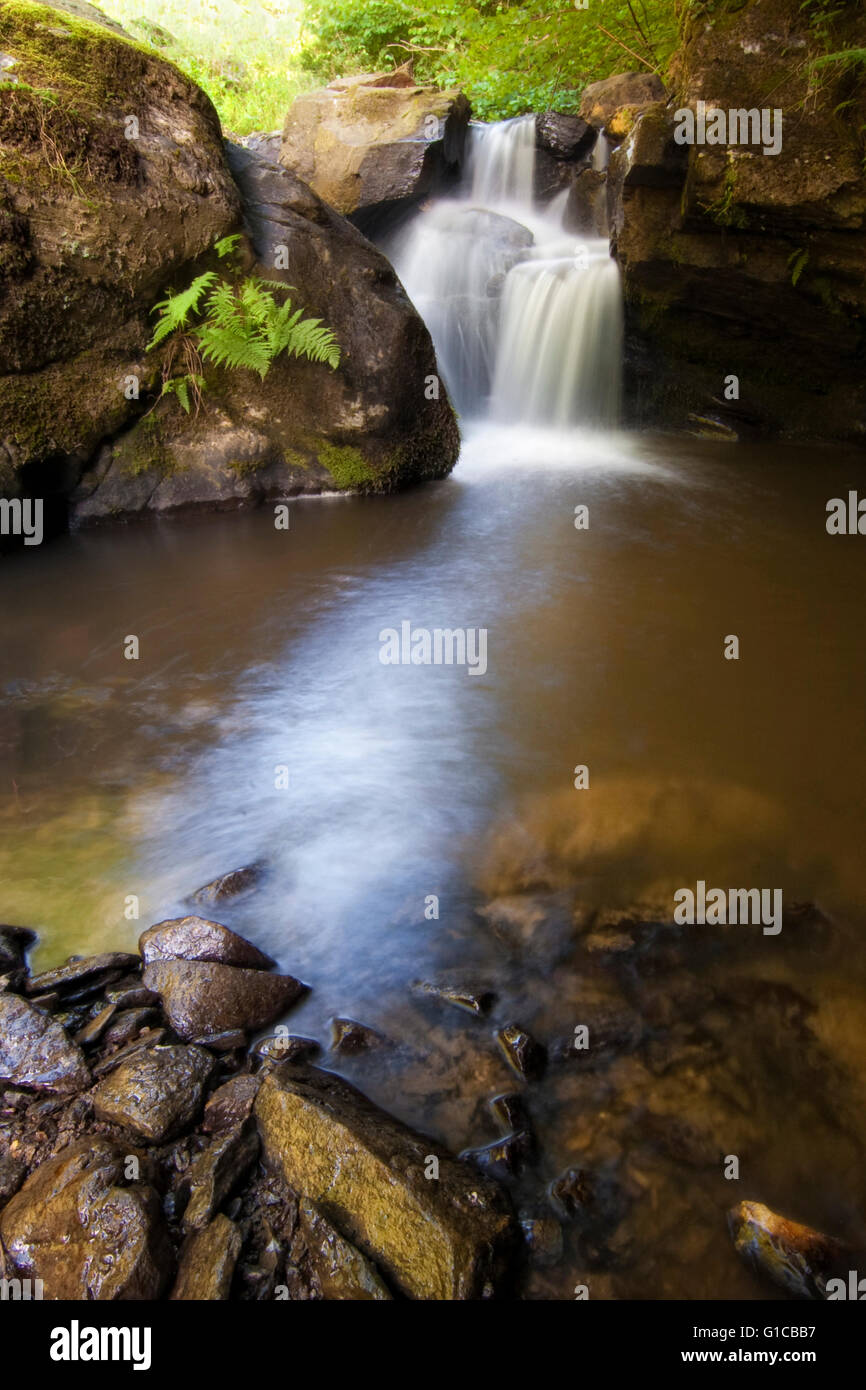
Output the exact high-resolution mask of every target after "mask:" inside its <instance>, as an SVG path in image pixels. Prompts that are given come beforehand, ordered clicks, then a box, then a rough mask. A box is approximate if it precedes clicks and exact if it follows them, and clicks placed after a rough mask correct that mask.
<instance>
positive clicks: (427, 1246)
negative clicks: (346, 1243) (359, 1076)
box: [255, 1065, 515, 1299]
mask: <svg viewBox="0 0 866 1390" xmlns="http://www.w3.org/2000/svg"><path fill="white" fill-rule="evenodd" d="M255 1114H256V1118H257V1121H258V1125H259V1132H260V1134H261V1137H262V1145H263V1150H264V1156H265V1160H266V1162H267V1164H268V1165H269V1167H271V1168H272V1169H273V1170H274V1171H276V1172H278V1173H280V1174H281V1175H282V1176H283V1178H284V1179H285V1181H286V1182H287V1183H288V1184H289V1186H290V1187H292V1188H294V1189H295V1190H296V1191H298V1192H299V1193H301V1194H302V1196H304V1197H307V1198H308V1199H309V1200H310V1201H312V1202H314V1203H316V1205H317V1206H318V1207H319V1208H320V1209H321V1210H322V1211H323V1213H324V1214H325V1216H326V1217H327V1218H328V1219H329V1220H332V1221H333V1222H334V1223H335V1224H336V1225H337V1226H338V1227H339V1229H340V1231H341V1232H344V1233H345V1235H346V1236H347V1237H348V1238H349V1239H350V1240H351V1241H352V1242H353V1243H354V1244H356V1245H357V1246H358V1248H359V1249H360V1250H361V1251H362V1253H364V1254H365V1255H367V1256H368V1257H369V1258H370V1259H372V1260H374V1261H375V1262H376V1264H377V1265H378V1266H379V1267H380V1268H381V1269H382V1271H383V1272H384V1274H385V1276H386V1277H387V1278H388V1279H389V1280H390V1281H391V1282H392V1284H393V1285H394V1287H396V1288H398V1289H399V1290H400V1291H401V1292H403V1293H405V1294H408V1295H409V1296H410V1297H412V1298H421V1299H468V1298H480V1297H483V1296H486V1295H489V1294H491V1293H492V1292H493V1291H494V1290H495V1288H496V1287H497V1285H499V1284H500V1282H501V1280H502V1278H503V1275H504V1273H505V1269H506V1262H507V1256H508V1253H509V1250H510V1248H511V1243H512V1240H513V1237H514V1233H515V1227H514V1223H513V1220H512V1215H511V1210H510V1206H509V1203H508V1200H507V1198H506V1197H505V1195H504V1193H503V1192H502V1190H501V1189H500V1188H498V1187H497V1186H496V1185H495V1184H493V1183H491V1182H490V1181H489V1180H488V1179H486V1178H484V1177H481V1176H479V1175H478V1174H475V1173H473V1172H472V1170H471V1169H470V1168H469V1167H468V1166H467V1165H465V1164H461V1163H459V1162H458V1161H457V1160H456V1159H454V1158H453V1157H452V1156H451V1155H450V1154H448V1153H447V1152H446V1151H445V1150H443V1149H442V1148H441V1147H440V1146H439V1145H438V1144H435V1143H434V1142H433V1141H432V1140H430V1139H427V1138H425V1137H424V1136H422V1135H419V1134H416V1133H414V1132H413V1131H412V1130H410V1129H408V1128H407V1127H406V1126H405V1125H403V1124H401V1123H400V1122H399V1121H398V1120H396V1119H394V1118H393V1117H392V1116H390V1115H388V1114H386V1113H385V1112H384V1111H383V1110H380V1109H379V1108H378V1107H377V1106H375V1105H373V1103H372V1102H371V1101H369V1100H368V1099H367V1098H366V1097H365V1096H363V1095H362V1094H361V1093H360V1092H359V1091H357V1090H356V1089H355V1088H354V1087H353V1086H350V1085H349V1084H348V1083H347V1082H345V1081H342V1080H340V1079H339V1078H338V1077H336V1076H332V1075H330V1074H329V1073H328V1072H323V1071H320V1070H319V1069H318V1068H316V1067H311V1066H294V1065H282V1066H280V1067H277V1068H275V1070H274V1071H272V1072H271V1073H270V1075H269V1076H268V1077H267V1078H266V1080H265V1081H264V1082H263V1083H262V1087H261V1090H260V1091H259V1094H258V1097H257V1099H256V1104H255ZM431 1159H435V1160H436V1161H437V1163H438V1177H427V1176H426V1173H428V1172H431V1171H432V1169H433V1167H434V1166H435V1165H433V1164H431V1162H430V1160H431Z"/></svg>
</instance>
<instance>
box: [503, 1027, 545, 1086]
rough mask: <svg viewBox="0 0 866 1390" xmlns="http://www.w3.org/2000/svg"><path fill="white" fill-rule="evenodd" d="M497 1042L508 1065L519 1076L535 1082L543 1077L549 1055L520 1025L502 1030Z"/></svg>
mask: <svg viewBox="0 0 866 1390" xmlns="http://www.w3.org/2000/svg"><path fill="white" fill-rule="evenodd" d="M496 1041H497V1042H498V1043H499V1046H500V1048H501V1049H502V1052H503V1055H504V1057H505V1060H506V1061H507V1063H508V1065H509V1066H510V1067H511V1069H512V1071H515V1072H516V1073H517V1075H518V1076H522V1077H523V1078H524V1079H525V1080H527V1081H535V1080H537V1079H538V1077H539V1076H541V1074H542V1072H543V1071H544V1068H545V1066H546V1064H547V1053H546V1052H545V1049H544V1048H543V1047H542V1046H541V1044H540V1043H537V1042H536V1041H535V1039H534V1038H533V1036H532V1034H531V1033H527V1031H526V1029H525V1028H521V1027H520V1024H519V1023H509V1024H506V1026H505V1027H504V1028H500V1030H499V1032H498V1033H497V1034H496Z"/></svg>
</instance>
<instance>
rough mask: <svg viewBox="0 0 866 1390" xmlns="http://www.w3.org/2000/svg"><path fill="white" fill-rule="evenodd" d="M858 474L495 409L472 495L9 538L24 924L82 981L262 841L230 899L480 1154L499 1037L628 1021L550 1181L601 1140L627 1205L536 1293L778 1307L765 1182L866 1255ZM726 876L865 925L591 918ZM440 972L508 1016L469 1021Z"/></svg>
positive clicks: (550, 1109)
mask: <svg viewBox="0 0 866 1390" xmlns="http://www.w3.org/2000/svg"><path fill="white" fill-rule="evenodd" d="M862 471H863V470H862V463H858V462H857V461H856V460H854V459H848V458H846V457H845V456H844V455H842V454H840V453H838V452H835V453H818V452H811V453H810V452H808V451H804V450H799V449H798V450H793V449H788V450H780V451H778V453H777V454H775V455H774V453H773V451H771V450H767V449H762V450H761V452H760V454H753V453H752V452H751V451H750V450H749V449H747V448H745V447H741V448H739V449H737V450H735V451H732V450H730V449H729V448H727V447H724V446H715V445H710V444H703V443H699V442H697V441H670V440H655V441H653V440H649V441H648V440H641V441H638V440H637V439H634V438H629V437H626V436H623V437H617V436H611V435H607V436H604V437H592V436H584V437H579V436H572V437H571V439H570V440H569V441H565V440H564V439H562V438H559V437H555V436H553V437H551V436H545V435H543V434H540V433H534V434H529V433H527V432H525V431H515V430H502V431H495V430H491V429H489V428H485V429H479V430H478V431H477V432H476V433H474V434H470V437H469V439H468V440H467V444H466V447H465V450H464V456H463V459H462V460H461V463H460V465H459V467H458V469H457V471H456V472H455V474H454V475H453V477H452V478H451V479H450V480H448V481H446V482H443V483H441V484H436V485H433V486H430V487H427V488H425V489H423V490H420V491H417V492H414V493H411V494H407V495H405V496H400V497H395V498H390V499H375V500H364V499H347V498H339V499H333V500H321V501H305V502H299V503H298V504H296V505H295V506H293V509H292V520H291V529H290V531H289V532H288V533H286V532H282V531H279V532H278V531H276V530H274V528H273V526H272V524H271V521H270V518H269V516H268V515H267V513H265V512H262V513H255V514H251V515H245V516H236V517H212V518H208V519H206V520H196V521H189V522H186V523H180V522H174V523H171V524H168V525H162V526H160V525H153V526H141V527H137V528H130V529H128V530H122V531H113V532H110V533H108V532H107V533H105V534H99V533H97V534H89V535H88V534H84V535H80V536H78V537H74V538H69V539H66V540H63V541H61V542H59V543H57V544H55V545H53V546H51V547H47V548H45V549H44V551H43V552H37V553H34V552H33V551H32V550H30V551H27V552H26V553H23V554H19V555H15V556H13V557H11V558H10V559H8V560H4V563H3V571H2V581H0V582H2V585H3V591H4V603H3V619H2V624H3V627H2V631H3V641H2V679H0V684H2V690H3V706H2V715H0V826H2V846H0V873H2V884H0V914H2V917H3V919H4V920H7V921H19V922H26V923H29V924H31V925H35V926H37V927H38V928H39V929H40V932H41V942H40V947H39V950H38V953H37V962H38V964H39V965H48V964H51V963H53V962H54V961H56V960H58V959H60V958H62V957H63V956H65V955H66V954H68V953H69V952H72V951H75V952H77V953H80V952H83V951H86V950H89V949H96V948H97V947H105V946H108V945H110V946H118V947H122V946H126V945H129V944H131V943H133V942H134V941H135V940H136V938H137V935H138V933H139V931H140V930H141V929H142V928H143V927H144V926H146V925H148V924H149V923H151V922H153V921H157V920H159V919H161V918H164V917H167V916H172V915H176V914H177V913H178V912H180V911H181V910H182V908H183V900H184V898H185V897H186V895H187V894H188V893H189V892H190V891H191V890H192V889H194V888H196V887H197V886H199V885H200V884H201V883H204V882H206V881H207V880H208V879H210V878H212V877H214V876H215V875H216V874H218V873H221V872H224V871H225V870H227V869H230V868H233V867H236V866H237V865H239V864H241V863H244V862H247V861H250V860H253V859H261V860H264V861H265V863H266V865H267V876H266V878H265V881H264V883H263V885H262V887H261V888H260V889H259V890H257V891H256V892H255V893H253V894H251V895H249V896H248V897H246V898H244V899H240V900H238V901H237V903H235V904H234V905H233V906H232V907H231V908H230V909H227V910H226V911H225V912H224V913H223V914H222V916H223V919H224V920H226V921H228V922H229V924H230V925H233V926H235V927H237V928H238V929H239V930H240V931H242V932H244V933H245V934H247V935H249V936H251V937H252V938H253V939H254V940H255V941H256V942H257V943H258V944H259V945H260V946H262V947H263V948H264V949H265V950H267V951H269V952H271V953H272V954H273V955H275V956H276V957H277V958H278V959H279V961H280V963H281V965H282V966H283V967H284V968H286V969H289V970H291V971H292V972H293V973H297V974H299V975H300V976H301V977H302V978H304V979H306V980H307V981H308V982H309V983H310V984H311V985H312V986H313V991H312V993H311V995H310V997H309V999H308V1000H307V1001H306V1002H305V1003H304V1004H303V1005H302V1006H301V1008H300V1009H299V1010H298V1011H297V1012H296V1013H295V1014H294V1015H293V1018H292V1023H293V1026H296V1027H297V1029H298V1030H299V1031H302V1032H305V1033H312V1034H313V1035H316V1036H319V1037H320V1038H321V1039H322V1040H323V1041H326V1040H327V1036H328V1034H327V1020H328V1018H329V1017H330V1016H331V1015H332V1014H334V1013H340V1014H350V1015H352V1016H355V1017H359V1018H361V1019H362V1020H363V1021H364V1022H366V1023H370V1024H372V1025H374V1026H377V1027H378V1028H379V1029H380V1030H381V1031H382V1032H384V1033H386V1034H387V1035H389V1036H390V1037H391V1038H393V1039H394V1040H395V1046H394V1048H392V1049H390V1050H388V1051H384V1052H382V1053H377V1054H372V1053H371V1054H368V1055H366V1056H364V1057H362V1058H357V1059H354V1060H353V1061H352V1062H351V1064H347V1066H346V1070H347V1071H348V1072H349V1073H350V1074H351V1075H352V1076H353V1077H354V1078H355V1079H356V1080H357V1081H358V1082H359V1084H361V1085H362V1086H363V1087H364V1088H365V1089H366V1090H368V1091H369V1092H370V1093H371V1094H373V1095H374V1096H375V1097H376V1098H377V1099H380V1100H381V1101H382V1102H383V1103H385V1104H387V1105H389V1106H390V1107H391V1108H393V1109H394V1110H395V1111H396V1112H397V1113H399V1114H400V1115H402V1116H403V1117H404V1118H406V1119H407V1120H409V1121H411V1122H414V1123H418V1124H422V1125H425V1126H427V1127H428V1128H430V1129H432V1130H435V1131H436V1132H437V1134H439V1135H440V1136H441V1137H442V1138H443V1139H444V1140H445V1141H446V1142H448V1143H449V1144H451V1145H452V1146H454V1147H455V1148H458V1149H459V1148H463V1147H465V1146H468V1145H474V1144H479V1143H483V1142H486V1141H487V1140H489V1139H491V1138H493V1137H494V1134H495V1131H494V1129H493V1128H492V1125H491V1121H490V1120H489V1118H488V1117H487V1116H486V1113H485V1110H484V1100H485V1097H486V1096H488V1095H490V1094H492V1093H494V1092H495V1091H497V1090H503V1089H506V1088H507V1087H508V1086H509V1085H510V1084H511V1083H510V1081H509V1074H508V1072H507V1070H506V1068H505V1066H504V1064H503V1062H502V1060H501V1059H500V1057H499V1055H498V1053H497V1051H496V1048H495V1045H494V1044H493V1043H492V1041H491V1030H492V1028H493V1027H494V1026H499V1025H501V1024H502V1023H504V1022H507V1021H509V1020H511V1019H512V1018H515V1019H517V1020H519V1021H520V1022H521V1023H523V1024H524V1026H526V1027H528V1028H530V1029H532V1030H533V1031H534V1032H536V1033H537V1035H538V1037H539V1038H540V1039H542V1040H543V1041H544V1042H545V1043H548V1044H549V1045H551V1046H553V1045H555V1044H556V1043H557V1041H558V1040H561V1039H563V1038H565V1039H567V1038H568V1037H569V1035H570V1034H572V1032H573V1029H574V1026H575V1024H577V1023H579V1022H580V1021H581V1019H582V1015H583V1014H585V1013H586V1012H587V1010H590V1011H591V1010H592V1009H593V1008H596V1009H598V1008H602V1009H603V1010H606V1011H607V1012H606V1014H605V1016H606V1017H611V1016H612V1017H614V1018H615V1019H617V1020H619V1021H618V1023H617V1025H616V1027H615V1028H614V1030H613V1031H614V1033H615V1034H617V1036H619V1035H620V1034H621V1037H620V1040H619V1041H616V1038H615V1039H614V1041H613V1043H612V1045H611V1050H610V1053H609V1055H608V1056H606V1057H605V1059H603V1060H601V1061H598V1062H596V1064H595V1065H593V1066H592V1067H590V1068H584V1067H581V1066H580V1065H579V1064H575V1063H574V1062H573V1061H572V1062H566V1063H552V1064H551V1066H550V1068H549V1070H548V1073H547V1075H546V1077H545V1079H544V1080H543V1081H542V1082H541V1083H539V1084H537V1085H535V1086H533V1087H532V1088H531V1089H530V1090H529V1093H528V1095H529V1107H530V1111H531V1113H532V1118H533V1121H534V1124H535V1126H536V1129H537V1132H538V1135H539V1139H540V1155H541V1156H540V1160H539V1166H538V1167H537V1168H535V1169H531V1170H530V1171H529V1172H528V1173H527V1174H526V1175H525V1177H524V1178H523V1179H522V1181H521V1184H520V1185H519V1187H518V1189H517V1195H518V1197H519V1200H520V1201H521V1202H522V1203H525V1204H526V1205H529V1206H531V1205H532V1204H533V1203H534V1202H535V1201H536V1200H538V1199H539V1197H543V1188H544V1184H545V1182H546V1181H548V1180H549V1179H550V1178H552V1177H553V1176H555V1175H556V1174H557V1173H558V1172H560V1171H561V1170H562V1169H563V1168H564V1167H567V1166H569V1165H571V1164H578V1165H581V1164H585V1165H587V1166H588V1167H590V1168H591V1169H592V1170H593V1171H594V1172H596V1173H597V1174H599V1175H601V1177H600V1181H603V1182H604V1183H609V1184H610V1189H611V1192H613V1193H615V1198H614V1197H611V1198H610V1202H611V1204H612V1205H613V1206H614V1207H616V1212H617V1215H618V1216H622V1219H621V1220H620V1221H619V1224H615V1223H614V1224H611V1227H610V1229H609V1230H607V1229H605V1230H603V1231H602V1232H601V1234H598V1233H597V1232H596V1233H595V1234H594V1235H593V1236H592V1238H589V1237H586V1238H585V1239H583V1240H582V1241H579V1240H576V1239H572V1240H571V1241H570V1243H569V1245H568V1248H567V1250H566V1254H565V1256H564V1259H563V1261H562V1262H561V1263H560V1264H559V1265H554V1266H552V1267H551V1268H550V1269H548V1270H547V1271H544V1272H541V1273H538V1274H536V1276H535V1281H534V1283H533V1284H532V1285H531V1289H532V1291H533V1292H535V1293H536V1294H539V1293H541V1294H546V1295H549V1296H556V1297H569V1296H571V1289H572V1288H573V1285H574V1283H575V1282H576V1281H577V1278H578V1276H579V1275H581V1274H583V1275H585V1276H586V1277H587V1278H589V1279H590V1282H591V1283H592V1280H595V1284H594V1288H595V1290H596V1294H597V1296H604V1294H605V1292H606V1291H609V1292H617V1293H619V1294H620V1295H625V1296H629V1295H635V1294H642V1295H644V1296H649V1297H653V1296H669V1297H704V1296H711V1295H716V1296H722V1297H738V1296H745V1297H758V1296H760V1295H761V1293H762V1289H761V1286H760V1285H758V1284H757V1283H756V1282H755V1281H754V1280H753V1278H752V1276H751V1275H749V1274H748V1273H747V1272H746V1271H745V1270H744V1269H742V1268H740V1266H739V1264H738V1263H737V1261H736V1259H735V1257H734V1256H733V1254H732V1253H731V1251H730V1246H729V1242H728V1238H727V1235H726V1233H725V1230H724V1221H723V1213H724V1210H725V1209H726V1207H727V1206H728V1205H731V1204H732V1202H733V1201H735V1200H739V1199H742V1198H754V1199H756V1200H762V1201H766V1202H768V1203H769V1204H770V1205H771V1206H772V1205H778V1206H780V1207H782V1208H784V1209H787V1210H788V1211H789V1212H790V1214H792V1215H794V1216H796V1217H798V1218H799V1219H803V1220H808V1221H812V1222H813V1223H815V1224H818V1225H824V1226H825V1227H832V1228H833V1229H834V1230H836V1231H838V1232H839V1233H841V1234H847V1235H849V1237H850V1238H852V1239H857V1240H861V1241H863V1243H866V1228H864V1224H863V1223H864V1215H866V1179H864V1164H863V1140H864V1125H866V1120H864V1119H863V1116H864V1114H866V1112H864V1108H863V1105H862V1097H861V1093H860V1086H861V1081H862V1078H863V1076H864V1068H866V1025H864V1023H863V1001H864V995H866V982H864V978H863V968H862V966H861V956H862V951H861V948H860V944H859V943H860V938H861V936H862V932H863V930H864V925H866V891H864V885H863V876H862V869H861V865H862V844H863V824H862V799H863V798H862V787H863V784H864V774H866V753H864V746H863V741H862V738H861V737H860V721H861V710H862V705H863V697H864V693H866V670H864V649H863V642H862V636H861V633H862V623H861V621H860V608H861V604H862V597H861V595H862V591H863V590H862V579H863V553H864V552H863V549H862V546H861V544H859V543H858V538H847V537H840V538H835V537H828V536H827V535H826V532H825V529H824V516H825V510H824V509H825V504H826V501H827V499H828V498H829V497H832V496H844V495H845V493H846V492H847V490H848V488H849V487H857V486H858V483H859V485H860V488H861V491H862V489H863V482H862ZM578 505H585V506H588V508H589V515H590V525H589V529H588V530H576V529H575V526H574V509H575V507H576V506H578ZM404 620H409V621H410V622H411V623H412V624H413V626H415V627H427V628H436V627H446V628H459V627H465V628H479V627H484V628H487V630H488V633H489V637H488V670H487V673H486V674H485V675H484V676H479V677H473V678H472V679H469V678H468V676H467V672H466V670H465V668H461V667H438V668H437V667H429V666H423V667H412V666H406V667H403V666H383V665H382V664H381V663H380V661H379V633H380V631H381V630H382V629H383V628H386V627H394V628H398V629H399V627H400V624H401V622H402V621H404ZM133 633H134V634H136V635H137V636H138V637H139V640H140V649H141V658H140V660H139V661H138V662H131V661H127V660H125V659H124V657H123V643H124V638H125V637H126V636H127V635H129V634H133ZM729 633H736V634H737V635H738V636H739V638H740V652H741V657H740V660H739V662H729V661H725V660H724V659H723V656H722V652H723V643H724V638H725V636H726V635H727V634H729ZM577 764H587V765H588V766H589V769H590V779H591V782H590V789H589V790H588V791H583V792H578V791H575V790H574V789H573V787H572V777H573V769H574V767H575V765H577ZM280 768H287V769H288V786H287V787H286V788H282V789H281V788H279V787H278V785H277V783H278V782H279V780H280V778H279V769H280ZM698 879H704V880H706V881H708V882H709V883H714V884H716V883H717V884H719V885H720V886H724V887H728V886H734V885H736V886H744V887H748V886H758V885H760V886H766V887H776V886H781V887H782V888H783V891H784V895H785V901H786V903H788V902H794V901H798V900H799V901H813V902H817V903H819V904H820V906H821V908H822V909H823V911H824V913H825V914H827V916H828V917H829V918H831V919H832V924H833V925H832V926H826V927H820V928H819V927H817V926H810V925H809V924H808V923H807V924H806V925H803V924H799V925H798V924H797V923H793V924H792V925H789V926H786V928H785V929H784V930H783V932H782V934H781V936H780V937H778V938H764V937H762V936H761V935H760V932H759V931H755V930H754V929H751V928H730V929H728V930H727V932H719V931H717V932H715V934H713V933H712V932H711V931H710V929H706V928H703V929H701V928H693V929H690V930H691V935H687V934H686V933H679V934H674V935H671V934H670V933H666V932H665V931H664V930H662V929H659V931H658V932H655V931H650V930H649V929H641V930H640V931H639V932H637V933H636V934H634V935H636V940H635V941H633V943H632V948H631V949H625V948H624V943H623V942H622V941H620V943H619V947H617V948H616V949H613V948H612V947H611V943H610V942H608V943H607V946H605V944H604V940H602V941H601V946H599V939H600V938H599V926H598V921H596V924H595V926H594V927H593V926H592V924H591V917H592V912H593V911H594V910H595V909H596V908H617V907H619V908H622V907H625V906H627V905H628V904H631V903H633V902H636V901H641V902H645V903H648V904H650V905H652V904H653V903H660V904H661V905H662V906H663V905H664V904H665V903H668V904H669V903H670V897H671V894H672V892H673V890H674V888H676V887H680V886H687V885H691V886H693V885H694V884H695V883H696V881H697V880H698ZM131 894H136V895H138V897H139V898H140V901H141V917H140V921H138V922H130V921H126V920H125V918H124V904H125V901H126V900H127V897H128V895H131ZM432 894H436V895H438V897H439V900H440V916H439V919H438V920H427V919H426V918H425V915H424V904H425V899H426V898H427V897H428V895H432ZM647 912H648V913H650V915H651V908H647ZM615 915H616V914H614V917H615ZM620 915H621V914H620ZM656 915H658V913H656ZM641 933H642V934H641ZM614 936H616V931H614ZM620 936H622V933H620ZM418 976H426V977H435V978H442V977H444V976H448V977H451V978H455V979H457V980H458V981H460V982H462V983H469V984H483V985H486V986H488V987H491V988H493V989H494V990H495V991H496V993H497V994H498V996H499V1004H498V1006H497V1009H496V1011H495V1012H494V1014H493V1015H492V1017H491V1019H489V1020H487V1021H485V1022H479V1021H477V1020H475V1019H471V1018H466V1019H464V1018H463V1017H462V1016H461V1015H460V1014H458V1013H456V1012H454V1011H451V1010H448V1009H447V1008H445V1007H444V1006H441V1005H436V1004H435V1003H432V1004H431V1003H429V1002H420V1001H418V1000H417V999H415V998H413V997H412V996H411V995H410V994H409V989H408V986H409V982H410V981H411V980H412V979H414V978H416V977H418ZM623 1038H624V1039H625V1041H623V1040H622V1039H623ZM726 1153H736V1154H738V1155H739V1156H740V1158H741V1172H742V1174H743V1176H742V1178H741V1180H740V1182H739V1183H726V1182H725V1181H724V1180H723V1179H722V1178H721V1177H720V1171H721V1163H720V1159H719V1155H720V1154H726ZM732 1189H736V1191H732Z"/></svg>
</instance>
